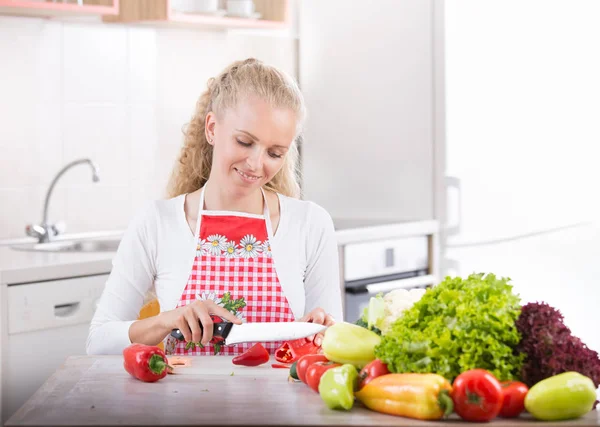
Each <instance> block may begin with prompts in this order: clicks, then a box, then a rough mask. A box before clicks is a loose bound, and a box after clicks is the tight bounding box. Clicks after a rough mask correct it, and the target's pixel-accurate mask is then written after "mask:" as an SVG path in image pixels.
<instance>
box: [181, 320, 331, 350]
mask: <svg viewBox="0 0 600 427" xmlns="http://www.w3.org/2000/svg"><path fill="white" fill-rule="evenodd" d="M200 329H202V324H200ZM325 329H327V326H323V325H319V324H317V323H309V322H254V323H242V324H241V325H236V324H234V323H231V322H215V323H214V324H213V336H216V337H221V338H223V339H224V340H225V341H224V343H221V344H225V345H230V344H238V343H242V342H255V341H261V342H269V341H285V340H295V339H298V338H305V337H309V336H311V335H315V334H318V333H319V332H322V331H324V330H325ZM171 336H172V337H174V338H176V339H178V340H183V339H184V338H183V334H182V333H181V331H180V330H179V329H173V330H172V331H171Z"/></svg>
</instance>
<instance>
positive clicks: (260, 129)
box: [206, 97, 296, 194]
mask: <svg viewBox="0 0 600 427" xmlns="http://www.w3.org/2000/svg"><path fill="white" fill-rule="evenodd" d="M206 132H207V138H208V140H209V143H211V142H210V141H211V139H212V143H211V144H212V145H213V161H212V168H211V178H213V179H215V180H216V181H217V182H218V183H219V184H220V185H225V186H227V187H228V188H229V189H230V190H232V191H235V192H236V193H238V192H241V193H245V194H247V193H249V192H251V191H253V190H256V189H258V188H260V187H262V186H263V185H265V184H266V183H267V182H269V181H270V180H271V179H272V178H273V177H274V176H275V175H276V174H277V172H279V170H280V169H281V167H282V166H283V160H284V158H285V156H286V154H287V152H288V150H289V149H290V146H291V145H292V142H293V140H294V137H295V135H296V115H295V113H294V112H293V111H292V110H291V109H288V108H274V107H272V106H271V105H270V104H268V103H267V102H266V101H264V100H262V99H260V98H258V97H248V98H247V99H246V100H240V101H239V102H238V105H237V106H236V107H234V108H229V109H227V110H226V111H225V112H224V114H223V117H219V118H217V117H216V116H215V115H214V113H212V112H211V113H209V114H208V115H207V118H206ZM236 190H237V191H236Z"/></svg>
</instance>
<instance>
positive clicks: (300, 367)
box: [296, 354, 328, 384]
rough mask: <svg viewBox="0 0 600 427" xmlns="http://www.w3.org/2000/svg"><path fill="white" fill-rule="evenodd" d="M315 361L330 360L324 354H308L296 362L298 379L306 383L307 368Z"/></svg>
mask: <svg viewBox="0 0 600 427" xmlns="http://www.w3.org/2000/svg"><path fill="white" fill-rule="evenodd" d="M315 362H328V360H327V358H326V357H325V355H323V354H306V355H304V356H302V357H301V358H300V359H298V361H297V362H296V373H297V374H298V379H299V380H300V381H302V382H303V383H305V384H306V370H307V369H308V367H309V366H310V365H312V364H313V363H315Z"/></svg>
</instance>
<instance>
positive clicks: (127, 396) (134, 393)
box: [6, 356, 600, 426]
mask: <svg viewBox="0 0 600 427" xmlns="http://www.w3.org/2000/svg"><path fill="white" fill-rule="evenodd" d="M122 363H123V362H122V357H121V356H78V357H70V358H69V359H67V361H66V363H65V364H64V365H63V366H62V367H61V368H60V369H59V370H58V371H57V372H56V373H55V374H54V375H53V376H52V377H50V378H49V379H48V381H46V383H45V384H44V385H43V386H42V387H41V388H40V389H39V390H38V391H37V392H36V393H35V394H34V395H33V396H32V398H31V399H30V400H29V401H28V402H27V403H26V404H25V405H24V406H23V407H21V408H20V409H19V410H18V411H17V412H16V413H15V414H14V415H13V416H12V417H11V418H10V419H9V420H8V421H7V423H6V426H25V425H26V426H59V425H61V426H64V425H79V426H87V425H94V426H116V425H122V426H138V425H178V426H185V425H214V426H246V425H286V426H289V425H303V426H341V425H352V426H408V425H421V426H433V425H440V424H445V423H447V424H452V425H455V426H458V425H461V426H472V425H473V424H472V423H466V422H462V421H460V420H459V419H458V418H456V417H451V418H450V419H449V420H447V421H444V422H440V421H436V422H425V421H418V420H413V419H409V418H402V417H394V416H390V415H385V414H379V413H376V412H372V411H369V410H367V409H366V408H364V407H362V406H361V405H360V404H359V403H357V404H355V407H354V408H353V409H352V410H351V411H349V412H346V411H333V410H330V409H328V408H327V407H326V406H325V404H324V403H323V402H322V401H321V399H320V397H319V395H318V394H317V393H315V392H313V391H312V390H311V389H310V388H308V387H307V386H306V385H305V384H302V383H299V382H296V383H290V382H288V380H287V376H288V370H287V369H274V368H272V367H271V364H270V363H269V364H265V365H262V366H260V367H255V368H248V367H239V366H235V365H233V364H232V363H231V357H227V356H217V357H198V358H194V359H193V361H192V367H191V368H179V367H178V368H177V372H179V373H178V374H175V375H168V376H167V377H166V378H163V379H162V380H160V381H158V382H155V383H143V382H141V381H138V380H136V379H134V378H132V377H130V376H129V374H127V372H125V370H124V369H123V366H122ZM490 424H494V425H510V426H531V425H533V424H538V425H544V426H552V425H561V426H565V425H569V426H570V425H578V426H600V417H599V412H598V411H592V412H590V413H589V414H587V415H586V416H584V417H582V418H579V419H577V420H570V421H566V422H559V423H554V422H535V421H533V420H532V419H530V418H529V417H527V416H522V417H521V418H519V419H517V420H503V419H496V420H494V421H492V423H490Z"/></svg>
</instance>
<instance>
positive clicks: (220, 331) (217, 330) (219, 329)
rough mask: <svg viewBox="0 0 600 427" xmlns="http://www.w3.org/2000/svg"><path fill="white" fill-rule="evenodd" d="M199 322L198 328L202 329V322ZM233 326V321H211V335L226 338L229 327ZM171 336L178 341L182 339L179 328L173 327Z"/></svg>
mask: <svg viewBox="0 0 600 427" xmlns="http://www.w3.org/2000/svg"><path fill="white" fill-rule="evenodd" d="M199 323H200V330H201V331H202V322H199ZM232 327H233V323H231V322H215V323H213V337H221V338H223V340H225V339H226V338H227V335H229V332H230V331H231V328H232ZM171 336H172V337H173V338H175V339H177V340H179V341H183V339H184V338H183V334H182V333H181V331H180V330H179V329H173V330H172V331H171Z"/></svg>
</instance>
